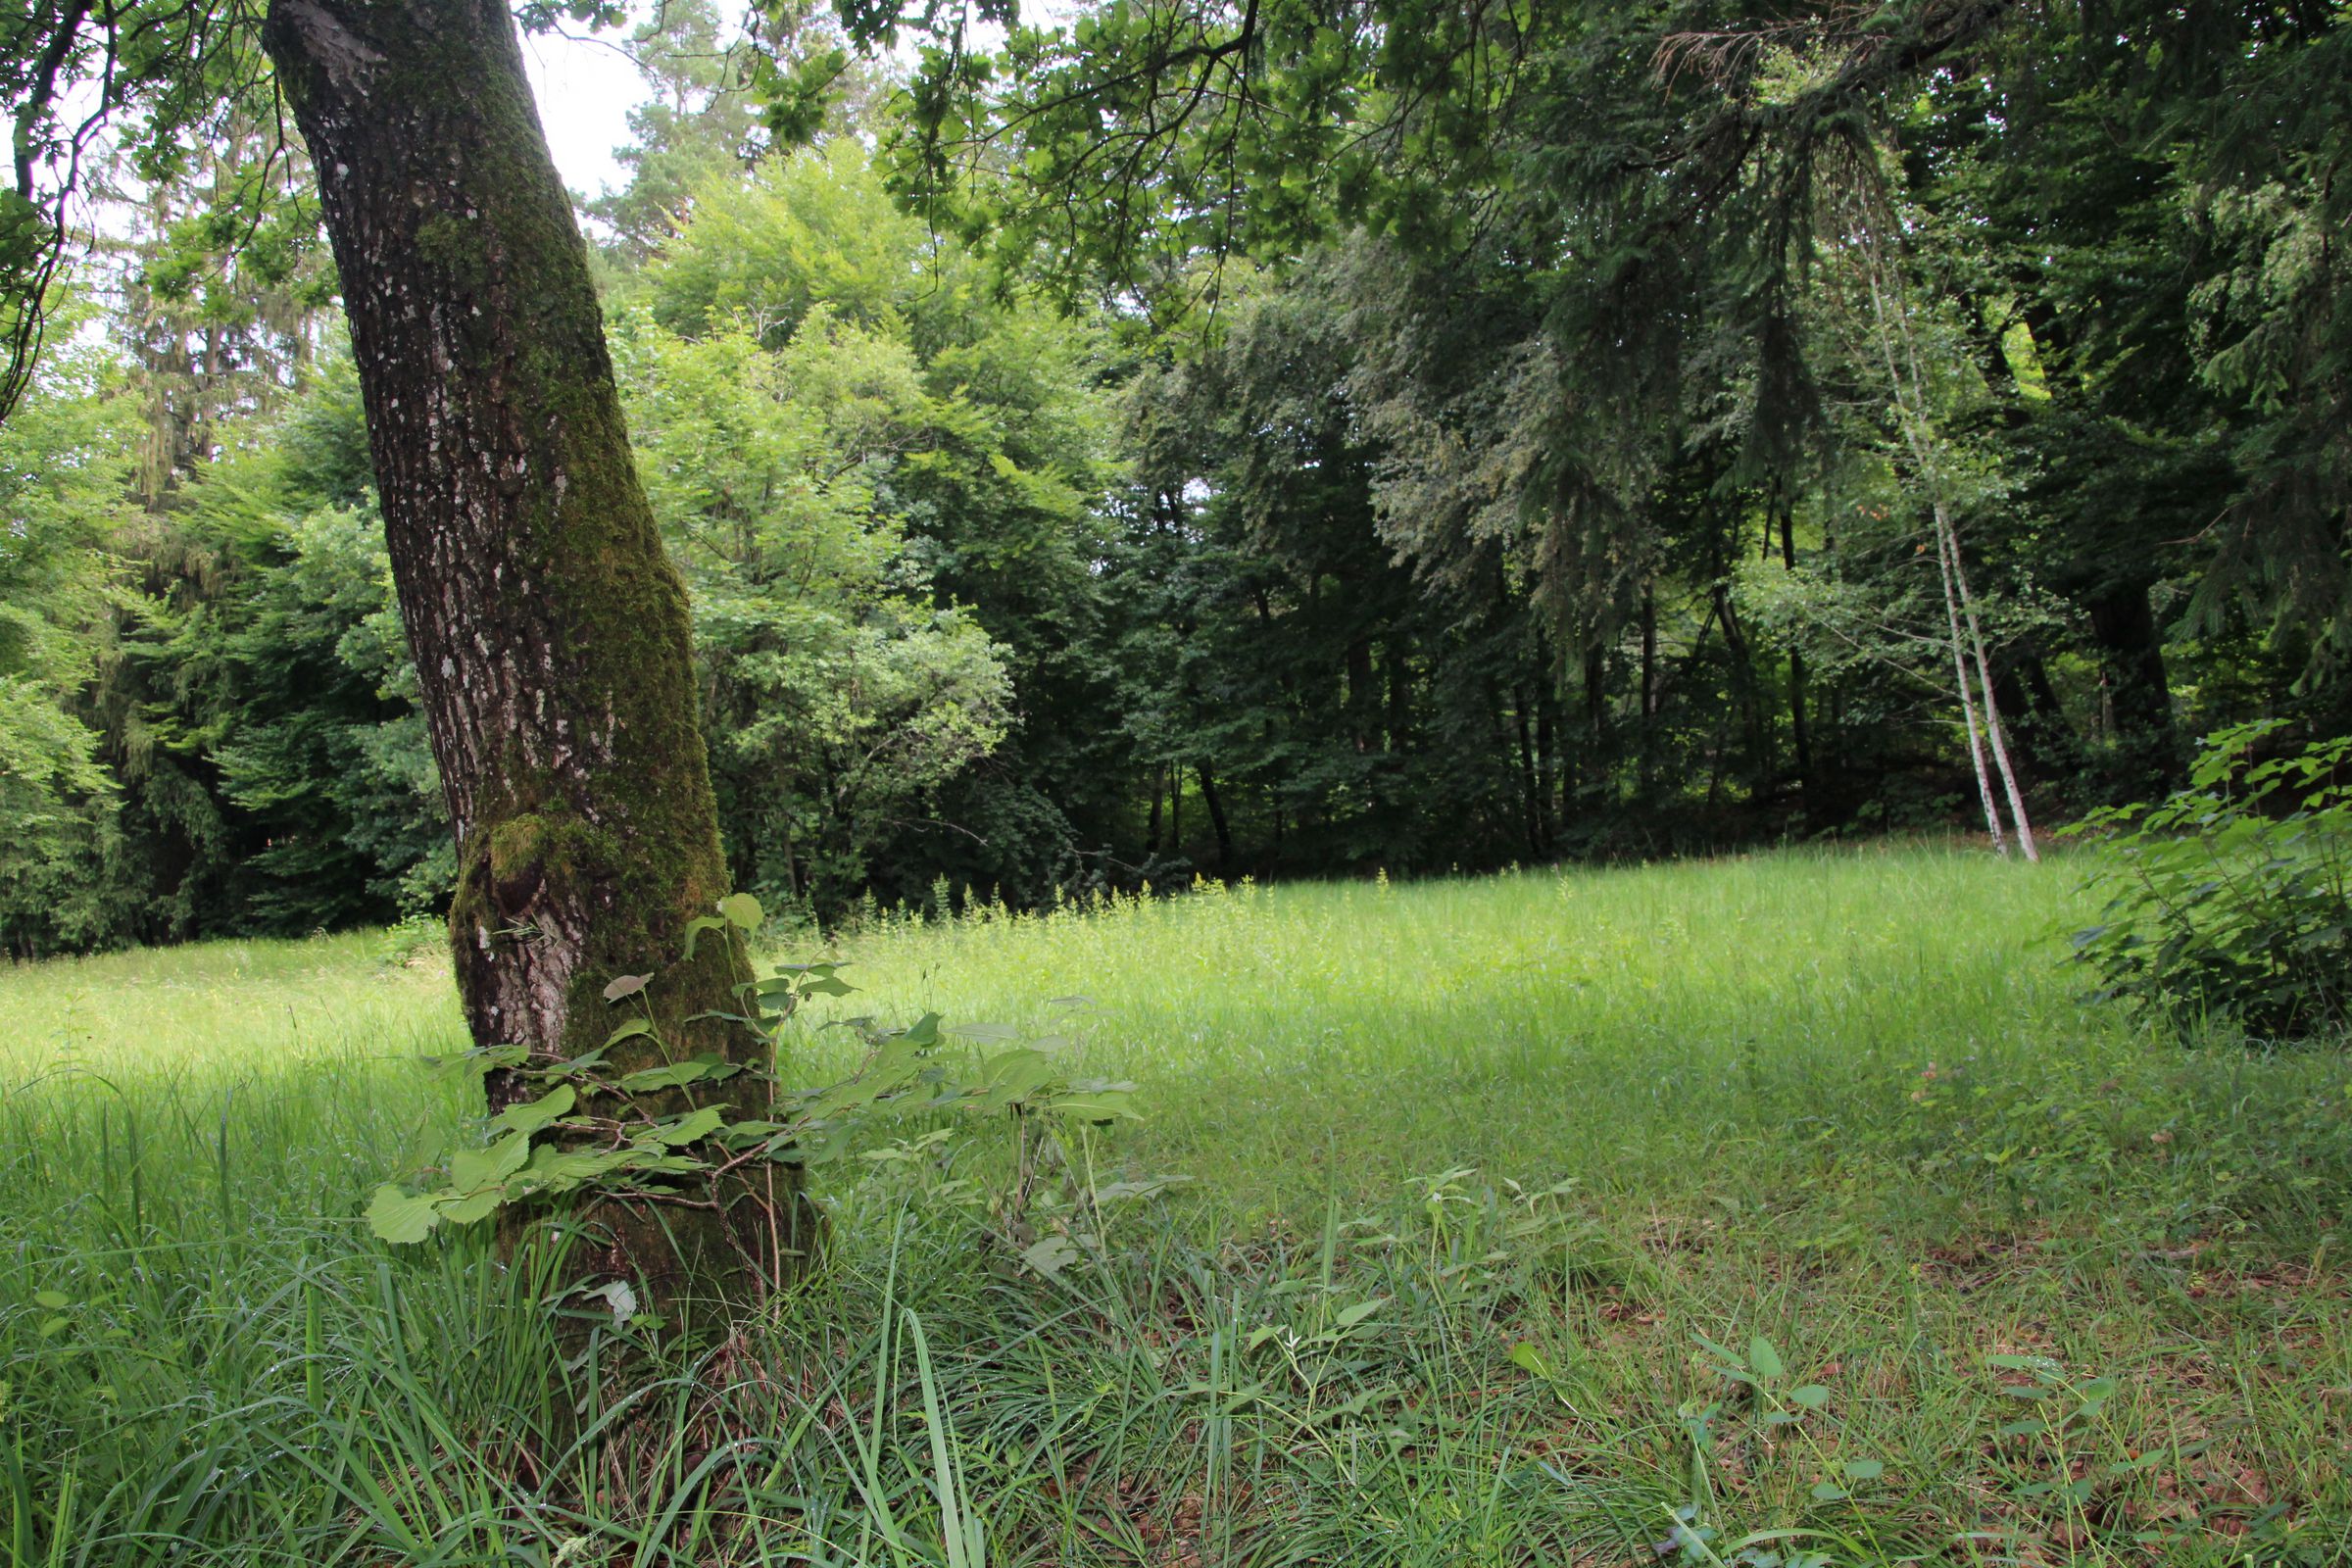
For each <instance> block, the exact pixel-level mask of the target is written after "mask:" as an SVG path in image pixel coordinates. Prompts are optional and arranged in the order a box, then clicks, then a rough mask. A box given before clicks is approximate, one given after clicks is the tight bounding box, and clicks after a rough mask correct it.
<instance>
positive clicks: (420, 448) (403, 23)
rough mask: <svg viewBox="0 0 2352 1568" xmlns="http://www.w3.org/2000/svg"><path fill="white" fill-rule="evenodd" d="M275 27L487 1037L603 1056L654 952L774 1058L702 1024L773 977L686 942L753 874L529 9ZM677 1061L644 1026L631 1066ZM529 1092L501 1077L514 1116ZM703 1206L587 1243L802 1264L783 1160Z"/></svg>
mask: <svg viewBox="0 0 2352 1568" xmlns="http://www.w3.org/2000/svg"><path fill="white" fill-rule="evenodd" d="M264 36H265V39H266V42H267V44H268V47H269V50H270V56H271V58H272V60H273V61H274V62H275V64H276V67H277V72H278V77H279V80H280V81H281V83H282V84H283V86H284V88H285V91H286V95H287V98H288V99H289V101H290V102H291V103H292V105H293V108H294V113H295V118H296V120H297V122H298V123H300V125H301V128H302V133H303V136H304V138H305V140H306V141H307V142H308V144H309V147H310V152H311V158H312V162H313V163H314V164H315V165H316V166H317V170H318V176H319V193H320V197H321V200H322V203H323V206H324V210H325V217H326V227H327V232H328V234H329V235H330V237H331V238H332V240H333V244H334V254H335V262H336V265H337V267H338V269H339V270H340V272H341V276H342V288H343V297H344V305H345V309H346V311H347V313H348V314H349V317H350V320H351V334H352V346H353V349H354V351H355V353H356V356H357V359H358V363H359V372H360V381H361V387H362V390H363V392H364V394H365V397H366V403H367V412H368V439H369V442H370V445H371V448H372V451H373V456H374V464H375V473H376V482H377V487H378V492H379V495H380V498H381V502H382V507H383V515H384V531H385V535H386V539H387V542H388V544H389V546H390V552H391V559H392V569H393V578H394V583H395V586H396V588H397V590H398V595H399V601H400V610H401V616H402V620H403V622H404V623H405V624H406V626H407V628H408V635H409V643H410V647H411V649H412V650H413V652H414V654H415V657H416V661H417V674H418V676H419V678H420V680H421V683H422V686H423V695H424V711H425V719H426V722H427V725H428V727H429V729H430V733H431V738H432V747H433V755H434V758H435V759H436V760H437V761H438V762H439V763H440V768H441V779H442V785H443V788H444V790H445V791H446V793H447V796H448V801H449V809H450V816H451V819H452V822H453V823H454V826H455V830H456V834H457V846H458V863H459V884H458V894H457V900H456V903H455V905H454V907H453V908H452V910H451V915H450V927H451V938H452V945H453V947H454V949H455V953H456V957H457V973H458V984H459V989H460V991H461V993H462V994H463V996H464V999H465V1005H466V1020H467V1022H468V1024H469V1025H470V1026H471V1028H472V1031H473V1037H474V1039H475V1041H476V1042H477V1043H479V1044H481V1045H483V1046H490V1047H495V1046H507V1045H519V1046H523V1047H526V1048H528V1049H529V1051H530V1052H531V1054H532V1055H533V1056H534V1057H535V1058H543V1059H547V1060H562V1059H565V1058H568V1057H571V1056H574V1055H577V1054H580V1053H582V1052H585V1051H587V1050H589V1049H591V1048H592V1047H595V1046H597V1045H599V1044H602V1043H603V1041H604V1040H605V1039H606V1037H607V1036H608V1034H609V1033H610V1032H611V1031H612V1029H613V1025H614V1024H615V1023H616V1022H618V1021H619V1018H618V1016H617V1015H615V1014H614V1012H613V1009H612V1008H610V1007H609V1006H608V1005H606V1003H605V1002H604V999H603V993H604V988H605V987H606V985H607V984H608V983H609V982H611V981H612V980H613V978H615V977H616V976H618V975H621V974H624V973H651V974H652V975H653V976H654V979H653V981H652V984H651V985H650V986H649V987H648V988H647V991H646V993H645V996H646V997H647V999H648V1000H649V1001H650V1002H651V1005H653V1007H654V1009H655V1013H656V1016H657V1018H658V1019H659V1020H660V1021H662V1023H663V1024H664V1026H665V1027H664V1033H665V1035H666V1036H667V1046H668V1051H669V1052H670V1053H671V1054H678V1055H691V1054H700V1053H703V1052H708V1051H716V1052H719V1053H720V1054H724V1055H727V1056H728V1057H730V1058H731V1059H745V1058H747V1057H748V1055H749V1054H750V1053H751V1052H752V1051H753V1050H754V1045H755V1043H754V1041H753V1040H752V1038H751V1037H750V1036H749V1034H748V1033H747V1032H744V1031H740V1030H736V1029H732V1028H730V1027H728V1026H724V1025H718V1024H713V1023H711V1022H709V1021H704V1022H700V1023H689V1022H687V1021H686V1020H688V1019H689V1018H692V1017H693V1016H694V1015H695V1014H698V1013H702V1012H705V1011H707V1010H710V1009H712V1008H724V1009H728V1010H741V1009H740V1008H739V1007H738V1006H736V998H735V996H734V995H733V992H732V988H733V987H734V986H735V985H736V984H737V983H738V982H740V981H741V980H743V979H745V978H747V977H748V972H749V970H748V962H747V959H746V956H745V954H744V951H743V948H742V945H741V944H740V942H734V941H709V940H706V942H705V943H704V945H703V946H702V948H701V949H700V951H699V953H698V956H697V958H696V959H695V960H694V961H693V962H691V963H683V962H679V961H676V960H677V957H678V955H679V953H680V952H681V949H682V942H681V938H682V935H683V930H684V927H685V925H686V922H687V921H688V920H689V919H691V918H693V917H695V916H697V915H702V914H708V913H710V912H711V908H712V907H713V905H714V904H715V902H716V901H717V900H718V899H720V898H721V897H723V896H724V895H725V894H726V892H727V885H726V866H725V861H724V859H723V858H722V857H721V854H720V850H719V838H718V818H717V812H716V809H715V806H714V804H713V801H712V798H711V782H710V776H709V769H708V760H707V758H706V756H705V752H704V745H703V737H702V732H701V729H700V727H699V725H698V723H697V720H696V711H695V689H694V682H693V670H692V664H691V653H690V648H689V631H688V618H687V605H686V595H685V590H684V587H683V585H682V584H681V582H680V580H679V578H678V575H677V573H676V571H675V569H674V568H673V567H672V566H671V564H670V563H669V561H668V558H667V557H666V556H665V555H664V553H663V550H662V540H661V536H660V534H659V532H658V530H657V529H656V526H655V522H654V517H653V513H652V510H651V509H650V507H649V506H648V504H647V502H646V498H645V492H644V489H643V487H642V486H641V485H640V484H639V482H638V478H637V473H636V469H635V466H634V464H633V462H632V460H631V457H630V453H629V444H628V435H627V431H626V429H625V427H624V425H623V423H622V418H621V411H620V400H619V395H618V392H617V390H616V388H615V386H614V383H613V368H612V360H611V357H610V355H609V354H608V352H607V349H606V346H605V338H604V322H603V317H602V314H601V312H600V310H599V308H598V304H597V300H596V295H595V292H594V289H593V287H592V284H591V282H590V277H589V270H588V254H587V247H586V245H585V242H584V241H583V240H582V238H581V236H580V233H579V228H578V225H577V224H576V222H575V221H574V220H573V217H572V212H571V204H570V200H569V198H568V197H567V195H566V194H565V192H564V186H563V183H562V181H561V179H560V178H559V177H558V175H557V173H556V170H555V166H554V164H553V162H552V161H551V160H550V158H549V156H548V150H547V143H546V139H545V137H544V135H543V134H542V132H541V130H540V127H539V120H538V116H537V113H536V111H535V109H534V106H533V104H532V101H531V95H530V88H529V86H528V84H527V82H526V80H525V78H524V76H523V70H522V54H521V46H520V41H519V39H518V38H517V36H516V33H515V23H514V20H513V18H512V17H511V16H510V15H509V13H508V10H507V7H506V4H505V0H272V4H271V5H270V14H269V20H268V24H267V26H266V29H265V34H264ZM631 1049H634V1050H635V1051H636V1052H637V1053H638V1055H637V1057H636V1058H635V1059H624V1053H625V1052H627V1051H629V1050H631ZM659 1054H661V1053H660V1048H651V1047H649V1044H648V1042H647V1041H646V1040H645V1039H644V1038H642V1037H641V1038H639V1039H635V1040H632V1041H629V1042H627V1044H626V1046H624V1047H623V1048H621V1049H620V1050H617V1051H616V1052H615V1053H614V1054H613V1056H612V1057H609V1058H608V1062H609V1063H610V1064H611V1065H613V1066H615V1067H619V1068H621V1069H624V1070H625V1069H627V1068H630V1067H635V1066H639V1065H646V1064H650V1063H649V1060H648V1058H649V1057H658V1056H659ZM742 1081H743V1080H741V1079H738V1080H735V1082H737V1083H741V1082H742ZM524 1087H525V1086H524V1085H523V1084H521V1083H517V1082H516V1081H515V1080H514V1079H513V1077H512V1075H504V1076H503V1077H502V1075H498V1074H493V1075H492V1079H491V1083H490V1086H489V1090H490V1100H491V1104H492V1108H493V1109H496V1108H498V1107H499V1106H500V1105H501V1104H502V1103H506V1102H508V1101H511V1100H513V1099H515V1098H516V1097H518V1096H519V1095H520V1094H521V1093H522V1092H523V1091H524ZM738 1093H739V1094H740V1093H741V1092H740V1091H739V1092H738ZM679 1094H680V1100H681V1103H682V1102H683V1099H684V1096H685V1092H679ZM704 1094H705V1097H706V1098H707V1099H718V1098H721V1092H718V1091H708V1090H706V1091H705V1092H704ZM746 1108H749V1107H746ZM775 1184H776V1185H777V1186H782V1185H784V1179H783V1178H782V1177H781V1176H780V1175H779V1176H778V1177H777V1178H775ZM683 1197H684V1198H685V1199H686V1200H687V1201H681V1202H677V1203H663V1204H661V1205H660V1206H659V1207H658V1208H656V1207H654V1206H652V1205H645V1204H639V1205H632V1206H630V1207H627V1208H625V1209H624V1208H622V1207H620V1206H619V1205H614V1204H611V1203H608V1204H606V1205H605V1208H604V1210H603V1211H602V1212H599V1213H596V1214H594V1215H593V1216H590V1217H591V1218H593V1220H594V1222H595V1224H594V1226H593V1229H592V1232H591V1234H594V1235H596V1236H597V1237H599V1239H600V1241H599V1245H598V1246H596V1247H595V1248H593V1249H589V1250H587V1253H586V1255H584V1256H583V1258H582V1262H583V1266H585V1267H586V1268H588V1269H590V1270H594V1271H598V1272H604V1271H610V1272H613V1273H615V1274H619V1273H627V1274H633V1275H635V1276H637V1277H638V1278H639V1279H641V1280H642V1281H644V1282H645V1283H646V1284H648V1285H650V1286H651V1287H652V1289H653V1292H654V1295H655V1299H661V1300H673V1301H674V1300H675V1299H677V1298H678V1297H679V1296H681V1295H682V1294H688V1293H691V1294H696V1295H701V1294H705V1293H723V1294H724V1295H725V1296H727V1297H728V1298H729V1299H736V1300H740V1299H744V1298H746V1297H747V1296H750V1295H753V1294H755V1293H756V1292H757V1290H758V1288H759V1283H760V1281H761V1280H762V1279H764V1278H770V1277H774V1276H776V1275H779V1274H782V1273H788V1272H790V1269H791V1267H792V1264H793V1262H794V1260H795V1259H796V1257H797V1256H798V1254H799V1252H800V1250H801V1249H800V1248H799V1247H798V1245H797V1238H796V1237H795V1236H793V1235H792V1234H791V1230H792V1226H793V1223H794V1222H795V1221H796V1220H797V1218H798V1216H799V1215H800V1213H801V1207H800V1204H799V1202H798V1201H797V1194H793V1193H789V1192H774V1193H771V1191H770V1185H769V1180H768V1179H767V1178H765V1177H762V1178H760V1183H759V1188H758V1190H757V1191H754V1190H752V1189H751V1188H750V1187H748V1186H746V1185H744V1184H740V1183H737V1184H730V1186H729V1187H728V1189H727V1190H726V1191H723V1192H718V1193H712V1194H687V1195H683ZM771 1200H772V1201H771ZM697 1204H705V1205H708V1206H696V1205H697Z"/></svg>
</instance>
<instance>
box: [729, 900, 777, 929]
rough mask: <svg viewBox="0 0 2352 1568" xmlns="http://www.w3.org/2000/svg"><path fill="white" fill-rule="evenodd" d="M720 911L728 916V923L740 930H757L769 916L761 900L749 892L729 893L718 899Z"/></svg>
mask: <svg viewBox="0 0 2352 1568" xmlns="http://www.w3.org/2000/svg"><path fill="white" fill-rule="evenodd" d="M718 912H719V913H720V914H722V915H724V916H726V918H727V923H728V924H730V925H732V926H734V927H735V928H736V929H737V930H738V931H757V930H759V929H760V921H762V920H764V919H766V918H767V916H766V914H765V913H764V912H763V911H762V910H761V909H760V901H759V900H758V899H755V898H753V897H752V896H751V895H750V894H749V893H730V894H728V895H727V896H726V897H725V898H723V899H721V900H719V901H718Z"/></svg>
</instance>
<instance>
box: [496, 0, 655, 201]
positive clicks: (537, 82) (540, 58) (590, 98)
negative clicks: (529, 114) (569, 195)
mask: <svg viewBox="0 0 2352 1568" xmlns="http://www.w3.org/2000/svg"><path fill="white" fill-rule="evenodd" d="M630 9H631V11H632V13H634V12H636V11H638V10H641V9H642V8H641V7H634V6H633V7H631V8H630ZM627 36H628V29H627V28H626V27H621V28H615V29H613V31H610V32H602V33H595V34H589V33H574V34H568V35H559V34H555V33H539V34H526V35H525V36H524V37H523V40H522V63H523V69H524V71H526V72H527V73H529V74H530V78H531V91H532V93H533V94H535V95H536V96H537V97H538V100H539V123H541V124H543V125H545V126H546V127H547V144H548V150H549V151H550V152H552V153H553V154H554V155H555V159H556V169H557V172H560V173H561V174H563V176H564V184H565V185H567V186H569V187H570V188H571V189H572V190H573V191H574V192H576V193H577V194H579V195H582V196H601V195H603V194H604V193H605V191H606V189H607V187H612V188H614V189H617V188H618V187H620V186H621V185H623V184H625V183H626V182H627V174H626V172H625V171H623V170H622V168H621V166H620V163H619V161H618V160H617V159H615V158H614V157H613V149H614V148H615V147H622V146H626V145H627V144H628V142H629V141H630V140H631V139H632V138H631V137H630V134H629V111H630V110H632V109H634V108H636V107H637V106H638V105H639V104H641V103H643V102H645V100H646V99H647V98H649V97H651V96H652V89H651V88H650V87H649V86H648V85H647V84H646V80H645V77H644V76H643V75H642V74H640V73H638V70H637V68H636V67H635V66H634V65H632V64H631V63H630V62H629V58H628V56H627V55H626V54H624V53H622V52H621V49H620V47H619V45H620V43H621V40H623V39H625V38H626V37H627Z"/></svg>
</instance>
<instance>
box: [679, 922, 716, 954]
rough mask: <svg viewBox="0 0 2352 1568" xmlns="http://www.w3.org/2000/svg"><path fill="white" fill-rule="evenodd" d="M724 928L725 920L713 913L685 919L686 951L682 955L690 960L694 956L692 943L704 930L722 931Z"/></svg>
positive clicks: (693, 943)
mask: <svg viewBox="0 0 2352 1568" xmlns="http://www.w3.org/2000/svg"><path fill="white" fill-rule="evenodd" d="M726 928H727V922H726V921H725V920H723V919H721V918H719V917H718V916H717V915H715V914H706V915H701V916H698V917H697V918H695V919H692V920H689V921H687V922H686V951H685V953H684V954H683V955H682V956H683V957H684V958H685V959H687V960H691V959H692V958H693V957H694V945H695V943H696V942H697V941H698V940H699V939H700V938H701V936H702V934H703V933H704V932H706V931H724V930H725V929H726Z"/></svg>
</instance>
